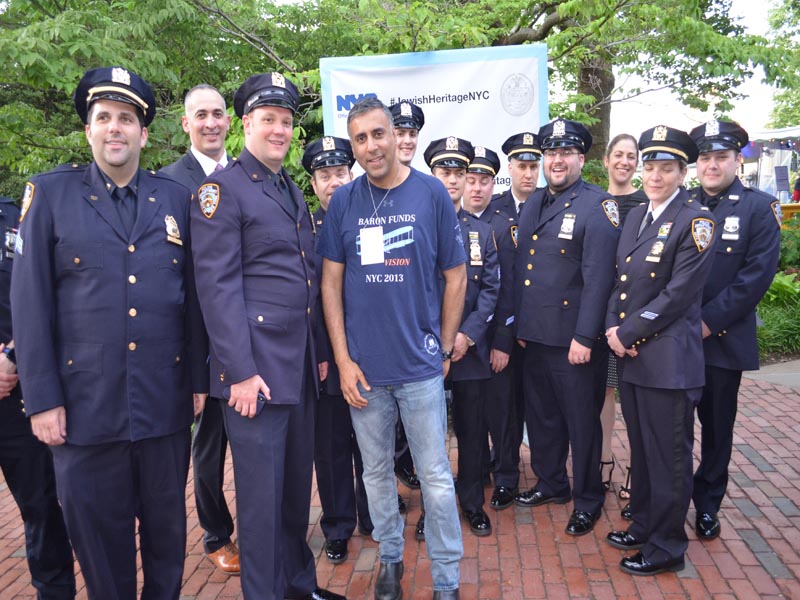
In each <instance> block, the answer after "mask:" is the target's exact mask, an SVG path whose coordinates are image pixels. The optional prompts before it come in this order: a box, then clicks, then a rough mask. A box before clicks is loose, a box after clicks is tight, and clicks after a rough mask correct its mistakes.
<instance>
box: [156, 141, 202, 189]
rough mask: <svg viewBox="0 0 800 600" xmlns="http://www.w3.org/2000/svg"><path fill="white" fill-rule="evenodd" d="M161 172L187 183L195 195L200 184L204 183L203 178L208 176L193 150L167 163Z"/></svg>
mask: <svg viewBox="0 0 800 600" xmlns="http://www.w3.org/2000/svg"><path fill="white" fill-rule="evenodd" d="M160 172H161V173H163V174H164V175H166V176H167V177H170V178H171V179H174V180H175V181H177V182H178V183H181V184H183V185H185V186H186V187H187V188H189V189H190V190H191V192H192V194H195V195H197V188H199V187H200V184H201V183H203V180H204V179H205V178H206V174H205V172H203V167H201V166H200V163H199V162H197V159H196V158H195V157H194V155H193V154H192V153H191V151H189V152H187V153H186V154H184V155H183V156H181V157H180V158H179V159H178V160H176V161H175V162H174V163H172V164H171V165H167V166H166V167H164V168H163V169H161V171H160Z"/></svg>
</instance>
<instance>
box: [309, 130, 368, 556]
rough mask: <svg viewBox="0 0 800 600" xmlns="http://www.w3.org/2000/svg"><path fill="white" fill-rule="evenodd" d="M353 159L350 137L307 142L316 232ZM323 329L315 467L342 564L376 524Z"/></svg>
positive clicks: (325, 527)
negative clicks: (324, 367)
mask: <svg viewBox="0 0 800 600" xmlns="http://www.w3.org/2000/svg"><path fill="white" fill-rule="evenodd" d="M354 162H355V158H353V149H352V147H351V146H350V140H346V139H344V138H338V137H328V136H326V137H324V138H322V139H319V140H316V141H313V142H311V143H310V144H308V146H306V150H305V152H304V153H303V168H305V170H306V171H307V172H308V173H309V174H310V175H311V187H313V188H314V193H315V194H316V195H317V198H318V199H319V208H318V209H317V211H316V212H315V213H314V215H313V218H314V227H315V229H316V231H317V233H319V232H320V231H321V230H322V227H323V225H324V223H325V212H326V211H327V210H328V203H329V202H330V200H331V196H333V192H334V190H335V189H336V188H338V187H340V186H342V185H344V184H346V183H348V182H349V181H352V179H353V175H352V173H351V172H350V168H351V167H352V166H353V163H354ZM321 273H322V261H317V278H318V279H319V278H320V277H321ZM319 334H320V340H321V341H320V343H319V344H317V347H318V348H320V357H319V358H318V360H320V359H321V358H322V356H323V354H324V357H325V358H326V359H327V360H328V365H329V367H328V376H327V377H326V378H325V380H324V381H322V382H321V383H320V391H319V404H318V405H317V419H316V432H315V445H314V468H315V469H316V472H317V491H318V492H319V500H320V504H322V518H321V519H320V526H321V527H322V533H323V534H324V535H325V556H326V557H327V558H328V560H329V561H330V562H332V563H333V564H339V563H342V562H344V561H345V560H347V541H348V540H349V539H350V536H352V535H353V530H354V529H355V528H356V522H358V527H359V531H360V532H361V533H362V534H363V535H369V534H370V533H372V529H373V527H372V520H371V519H370V516H369V505H368V503H367V492H366V490H365V489H364V481H363V480H362V475H363V472H364V465H363V464H362V462H361V453H360V452H359V450H358V443H357V442H356V435H355V432H354V431H353V422H352V421H351V420H350V407H349V406H348V404H347V402H345V399H344V396H342V390H341V387H340V386H339V372H338V370H337V369H336V363H335V362H333V361H332V360H331V358H332V354H333V352H332V350H331V349H330V343H329V342H328V341H327V333H326V332H325V327H324V326H322V327H320V331H319ZM322 340H324V342H325V343H324V344H323V342H322ZM354 464H355V478H354V477H353V466H354ZM353 484H355V490H354V487H353ZM356 518H357V519H356Z"/></svg>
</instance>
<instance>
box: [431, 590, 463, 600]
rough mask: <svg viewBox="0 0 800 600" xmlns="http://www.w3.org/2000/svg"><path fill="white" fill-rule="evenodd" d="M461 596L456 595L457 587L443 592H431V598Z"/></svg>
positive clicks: (452, 599)
mask: <svg viewBox="0 0 800 600" xmlns="http://www.w3.org/2000/svg"><path fill="white" fill-rule="evenodd" d="M460 597H461V596H459V595H458V588H456V589H454V590H446V591H444V592H437V591H434V592H433V600H459V598H460Z"/></svg>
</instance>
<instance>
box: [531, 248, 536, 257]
mask: <svg viewBox="0 0 800 600" xmlns="http://www.w3.org/2000/svg"><path fill="white" fill-rule="evenodd" d="M534 254H536V250H534V249H533V248H531V256H533V255H534Z"/></svg>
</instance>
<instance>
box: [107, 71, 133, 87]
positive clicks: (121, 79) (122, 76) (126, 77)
mask: <svg viewBox="0 0 800 600" xmlns="http://www.w3.org/2000/svg"><path fill="white" fill-rule="evenodd" d="M111 81H113V82H114V83H121V84H122V85H130V84H131V74H130V73H128V72H127V71H126V70H125V69H123V68H121V67H114V68H113V69H111Z"/></svg>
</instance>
